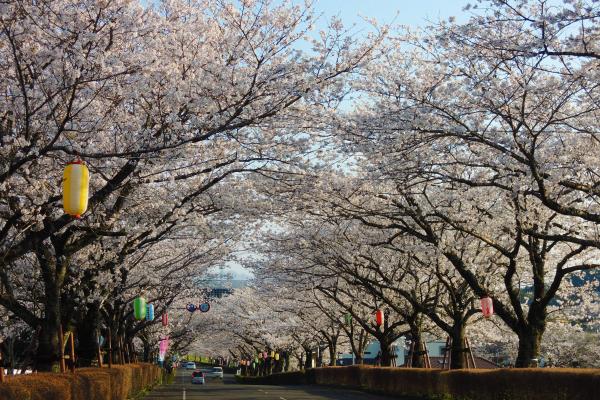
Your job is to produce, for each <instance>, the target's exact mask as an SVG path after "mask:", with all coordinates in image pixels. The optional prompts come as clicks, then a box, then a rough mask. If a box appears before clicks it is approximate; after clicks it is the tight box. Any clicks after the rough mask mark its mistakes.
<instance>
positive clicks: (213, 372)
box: [202, 367, 223, 379]
mask: <svg viewBox="0 0 600 400" xmlns="http://www.w3.org/2000/svg"><path fill="white" fill-rule="evenodd" d="M202 371H203V372H204V376H205V377H206V378H218V379H223V368H221V367H212V368H206V369H203V370H202Z"/></svg>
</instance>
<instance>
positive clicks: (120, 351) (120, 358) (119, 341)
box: [117, 336, 125, 365]
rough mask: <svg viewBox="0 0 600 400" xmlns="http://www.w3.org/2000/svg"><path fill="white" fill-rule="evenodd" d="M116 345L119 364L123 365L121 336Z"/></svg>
mask: <svg viewBox="0 0 600 400" xmlns="http://www.w3.org/2000/svg"><path fill="white" fill-rule="evenodd" d="M117 344H118V346H119V364H121V365H122V364H125V356H124V355H123V354H124V353H123V341H122V340H121V336H119V339H118V341H117Z"/></svg>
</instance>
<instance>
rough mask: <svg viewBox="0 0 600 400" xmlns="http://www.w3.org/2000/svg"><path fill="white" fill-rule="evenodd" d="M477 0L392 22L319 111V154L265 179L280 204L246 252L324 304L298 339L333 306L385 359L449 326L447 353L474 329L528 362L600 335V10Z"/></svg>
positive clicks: (338, 323) (268, 274) (286, 284)
mask: <svg viewBox="0 0 600 400" xmlns="http://www.w3.org/2000/svg"><path fill="white" fill-rule="evenodd" d="M474 10H475V11H473V16H472V17H471V18H470V19H469V21H468V22H466V23H461V24H458V23H454V22H452V21H449V22H441V23H440V24H438V25H436V26H432V27H430V28H429V29H427V30H425V31H423V32H416V33H415V32H402V33H398V34H392V35H390V36H389V37H388V39H387V40H386V42H385V43H384V44H383V45H382V51H381V53H380V54H379V56H378V57H377V58H376V59H375V60H374V61H373V62H371V63H368V64H366V65H365V66H364V68H363V69H361V71H360V74H358V75H357V76H355V77H354V78H353V79H352V80H351V82H350V84H351V90H352V93H354V94H355V96H353V98H354V100H353V101H352V102H351V103H349V104H350V106H347V107H342V108H341V109H333V110H332V109H329V110H323V112H322V116H323V119H322V120H321V121H322V122H321V123H320V124H319V125H318V126H317V127H316V128H315V129H313V131H312V133H313V136H314V140H315V143H316V144H315V145H314V148H318V149H319V157H318V160H315V161H314V162H312V163H311V164H310V165H309V169H307V170H306V172H305V174H304V175H303V176H302V177H301V178H298V179H297V180H296V181H294V182H287V185H286V186H285V187H282V188H281V189H279V190H276V189H273V186H272V185H271V184H270V183H268V182H264V188H263V190H264V192H265V193H268V194H269V195H270V196H271V198H272V199H273V205H272V209H273V213H272V214H271V215H270V216H269V217H268V218H266V220H267V222H266V223H265V224H264V225H263V227H262V229H261V231H260V236H259V238H258V239H257V241H256V244H255V246H256V248H257V249H260V250H259V252H260V253H261V256H260V257H259V258H258V259H257V260H254V261H251V260H250V261H248V265H249V266H250V267H251V268H254V271H255V273H256V274H257V277H259V278H260V279H262V280H265V281H270V282H272V283H273V284H274V285H276V286H281V287H282V288H286V289H285V290H284V291H283V292H282V293H281V296H282V297H283V298H285V299H287V300H294V299H295V301H296V302H300V304H304V305H306V304H305V303H306V302H308V303H311V305H310V307H309V306H308V305H306V307H307V308H309V309H312V310H317V311H318V310H320V312H317V313H316V315H319V316H320V317H315V316H314V315H313V316H311V317H309V318H308V321H305V322H304V323H303V326H304V327H306V328H308V334H309V335H316V336H318V337H319V339H310V338H307V337H305V336H302V337H298V338H294V340H293V342H295V343H296V346H297V348H298V346H300V348H301V347H303V346H304V345H305V343H310V345H309V346H308V347H307V348H314V347H315V343H317V342H318V341H321V340H323V341H328V342H329V340H328V339H327V335H325V333H323V332H321V328H317V327H314V326H313V325H312V323H315V324H316V323H317V321H319V318H322V317H326V318H325V321H326V322H325V325H322V326H327V325H328V324H333V325H332V327H333V329H334V330H335V331H336V332H337V333H339V332H340V329H346V328H345V325H343V323H342V321H343V317H344V315H345V314H348V313H349V314H351V315H352V316H353V321H354V323H355V324H357V328H358V329H357V330H355V331H353V332H350V335H347V340H349V343H348V344H349V345H350V346H351V348H352V349H353V350H354V352H355V354H362V352H361V351H360V345H357V344H356V341H358V340H359V336H358V334H359V333H366V334H367V335H368V336H370V337H373V338H375V339H377V340H378V341H379V342H380V343H381V345H382V361H383V363H384V364H389V362H390V346H391V343H392V342H393V341H394V340H395V339H397V338H399V337H401V336H405V337H410V338H411V339H412V341H413V342H415V343H416V344H417V345H418V344H419V343H420V342H421V341H422V338H423V334H424V333H425V332H432V333H434V334H435V335H436V336H438V337H440V338H443V337H450V338H451V339H452V349H451V353H452V367H453V368H460V367H463V366H464V363H463V357H461V354H463V352H464V345H463V343H464V341H463V339H464V337H465V335H467V332H468V334H469V336H471V337H474V338H476V341H477V342H478V344H479V347H480V348H482V349H483V348H484V347H485V346H486V345H492V344H493V343H498V342H504V345H508V344H509V343H510V342H513V343H515V342H516V343H517V345H516V346H515V348H514V349H509V350H512V351H514V353H513V355H514V359H515V362H514V365H515V366H517V367H527V366H531V365H534V364H535V362H536V361H535V360H536V359H538V358H539V357H540V356H541V355H544V356H545V357H546V358H548V357H551V358H555V359H560V361H559V363H562V364H563V365H564V364H568V363H569V362H572V363H574V364H576V363H577V362H579V361H576V360H575V358H576V355H575V354H576V352H572V353H571V354H572V357H571V359H570V360H569V358H568V356H567V357H566V358H565V355H564V354H562V355H561V354H558V353H560V352H561V350H560V349H561V348H569V349H571V351H572V349H573V348H574V347H573V346H575V347H576V345H574V344H573V343H574V342H578V343H579V345H580V346H587V348H585V349H580V350H579V352H580V353H581V352H589V353H590V354H595V353H596V352H597V349H595V348H594V347H593V346H589V342H586V340H585V336H584V335H585V334H583V336H582V334H580V331H581V330H582V329H583V330H587V331H588V332H589V331H590V330H593V329H597V326H598V325H597V323H595V322H594V320H595V319H596V318H597V317H598V310H597V305H598V280H597V278H596V276H597V275H595V272H594V269H596V268H598V267H599V266H600V264H599V263H598V258H599V256H600V253H599V250H600V242H599V241H598V233H597V232H598V228H597V224H598V222H599V218H600V214H599V210H600V209H599V206H598V201H599V197H598V195H599V192H598V184H599V178H598V176H599V173H600V170H599V169H598V157H597V148H598V136H597V134H598V132H599V131H600V129H599V128H600V126H599V124H598V120H599V118H598V117H599V116H600V115H599V111H600V110H599V108H598V107H599V102H598V100H599V99H598V95H599V91H598V66H599V64H598V59H599V58H600V53H599V52H598V51H599V49H598V28H599V26H600V25H599V24H598V18H599V13H600V9H599V8H598V5H597V4H596V3H595V2H593V1H577V2H574V1H565V2H563V3H562V4H556V3H555V2H548V1H543V0H530V1H510V0H494V1H481V2H478V4H477V7H475V8H474ZM298 293H300V295H298ZM485 296H489V297H491V298H492V300H493V305H494V309H495V314H496V315H495V316H494V317H493V318H492V320H491V321H482V318H481V314H480V310H479V298H481V297H485ZM386 308H387V309H388V312H389V314H388V316H389V317H388V318H387V323H386V324H385V325H384V326H381V327H377V326H376V325H375V323H374V317H373V313H374V311H375V310H376V309H386ZM266 309H271V307H267V308H266ZM300 309H302V307H301V308H300ZM300 309H298V310H297V311H296V314H298V315H300ZM284 320H285V318H284ZM261 327H262V328H263V329H269V324H268V323H265V324H264V325H261ZM290 329H291V331H289V332H288V335H294V334H296V333H297V332H302V331H303V330H301V329H298V328H297V327H296V326H295V325H294V324H292V327H290ZM547 331H548V335H547V340H546V341H544V337H545V336H544V335H545V334H546V333H547ZM557 332H560V333H557ZM252 334H253V335H254V337H256V338H261V340H259V341H258V343H262V344H261V346H262V345H266V344H267V342H268V341H269V340H268V337H265V335H263V334H261V333H260V332H253V333H252ZM591 337H593V336H591ZM567 338H568V339H567ZM574 338H579V339H574ZM311 341H312V342H311ZM331 349H332V350H333V351H335V350H334V349H335V345H332V347H331ZM419 363H420V359H419V357H416V356H415V360H414V364H416V365H419Z"/></svg>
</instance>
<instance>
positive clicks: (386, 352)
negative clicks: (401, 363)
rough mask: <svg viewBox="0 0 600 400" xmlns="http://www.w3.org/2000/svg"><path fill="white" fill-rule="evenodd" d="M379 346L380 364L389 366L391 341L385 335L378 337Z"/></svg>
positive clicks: (390, 363) (390, 361) (390, 362)
mask: <svg viewBox="0 0 600 400" xmlns="http://www.w3.org/2000/svg"><path fill="white" fill-rule="evenodd" d="M379 347H380V351H381V360H380V361H381V366H382V367H390V366H391V365H392V343H391V342H390V341H389V339H388V338H387V337H386V336H382V337H381V338H379Z"/></svg>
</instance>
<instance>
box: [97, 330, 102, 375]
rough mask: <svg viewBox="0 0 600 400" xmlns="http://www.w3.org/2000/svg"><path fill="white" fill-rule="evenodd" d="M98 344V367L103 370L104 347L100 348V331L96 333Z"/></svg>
mask: <svg viewBox="0 0 600 400" xmlns="http://www.w3.org/2000/svg"><path fill="white" fill-rule="evenodd" d="M96 343H97V344H98V367H99V368H102V346H100V331H96Z"/></svg>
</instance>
